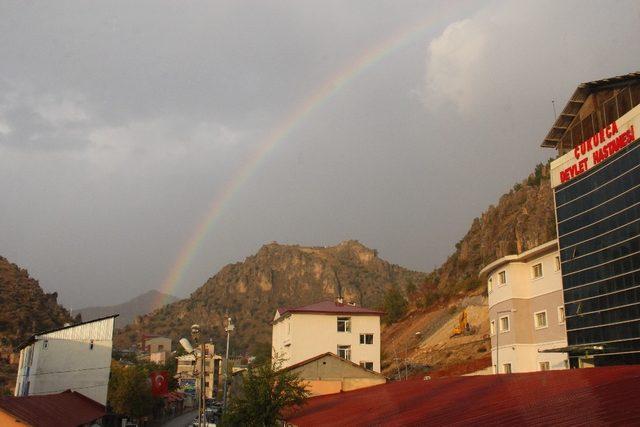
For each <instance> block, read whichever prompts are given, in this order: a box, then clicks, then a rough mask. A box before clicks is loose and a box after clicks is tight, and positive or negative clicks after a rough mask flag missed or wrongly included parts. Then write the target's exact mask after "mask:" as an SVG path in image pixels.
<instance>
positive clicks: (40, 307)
mask: <svg viewBox="0 0 640 427" xmlns="http://www.w3.org/2000/svg"><path fill="white" fill-rule="evenodd" d="M57 299H58V294H57V293H55V292H54V293H50V294H47V293H45V292H44V291H43V290H42V288H41V287H40V284H39V283H38V281H37V280H35V279H33V278H31V277H29V272H28V271H27V270H25V269H22V268H20V267H18V266H17V265H15V264H12V263H10V262H9V261H7V260H6V259H5V258H3V257H0V396H1V395H4V394H6V393H12V392H13V387H14V384H15V379H16V371H17V366H16V365H10V364H8V357H9V356H10V355H11V353H13V352H14V348H15V347H16V346H17V345H18V344H20V343H21V342H23V341H24V340H25V339H26V338H27V337H28V336H29V335H31V334H32V333H34V332H36V331H43V330H47V329H52V328H55V327H58V326H62V325H63V324H64V323H66V322H71V321H72V319H71V316H70V314H69V312H68V311H67V310H66V309H64V308H63V307H62V306H61V305H59V304H58V301H57Z"/></svg>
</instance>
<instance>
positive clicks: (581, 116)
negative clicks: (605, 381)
mask: <svg viewBox="0 0 640 427" xmlns="http://www.w3.org/2000/svg"><path fill="white" fill-rule="evenodd" d="M639 104H640V73H631V74H627V75H625V76H619V77H612V78H608V79H604V80H598V81H593V82H589V83H583V84H581V85H579V86H578V88H577V89H576V90H575V92H574V94H573V95H572V96H571V98H570V99H569V102H568V103H567V105H566V106H565V107H564V109H563V110H562V113H561V114H560V116H559V117H558V118H557V120H556V122H555V123H554V125H553V127H552V128H551V130H550V131H549V133H548V135H547V137H546V138H545V139H544V141H543V143H542V146H543V147H553V148H556V149H557V150H558V153H559V155H560V157H559V158H557V159H556V160H555V161H553V162H552V163H551V185H552V187H553V190H554V197H555V211H556V223H557V230H558V237H559V247H560V259H561V261H562V285H563V288H564V303H565V312H566V319H567V325H566V326H567V340H568V345H569V351H570V353H569V357H570V361H571V365H572V366H585V365H588V366H592V365H612V364H627V363H640V144H638V143H637V142H638V139H637V138H638V135H637V132H638V131H639V130H640V105H639Z"/></svg>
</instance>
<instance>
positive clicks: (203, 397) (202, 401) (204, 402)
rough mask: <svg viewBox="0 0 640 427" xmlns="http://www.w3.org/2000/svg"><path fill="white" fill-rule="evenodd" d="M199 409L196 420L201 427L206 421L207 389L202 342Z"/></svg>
mask: <svg viewBox="0 0 640 427" xmlns="http://www.w3.org/2000/svg"><path fill="white" fill-rule="evenodd" d="M200 346H201V347H200V407H199V415H198V418H199V419H201V420H202V421H201V422H202V426H203V427H204V426H206V425H207V419H206V416H205V409H206V407H207V395H206V391H207V387H206V384H207V383H206V381H205V358H206V357H205V348H204V340H202V343H201V344H200Z"/></svg>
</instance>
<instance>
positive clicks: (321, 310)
mask: <svg viewBox="0 0 640 427" xmlns="http://www.w3.org/2000/svg"><path fill="white" fill-rule="evenodd" d="M382 314H383V313H382V312H381V311H377V310H371V309H368V308H364V307H356V306H355V305H353V304H344V303H342V302H340V301H338V302H334V301H323V302H319V303H316V304H311V305H306V306H303V307H296V308H279V309H278V310H277V311H276V314H275V317H274V319H273V338H272V351H273V354H272V356H273V358H278V359H282V367H283V368H286V367H288V366H291V365H294V364H296V363H299V362H302V361H305V360H307V359H310V358H312V357H314V356H318V355H320V354H324V353H327V352H331V353H334V354H337V355H338V356H340V357H342V358H344V359H346V360H350V361H352V362H354V363H357V364H359V365H361V366H363V367H364V368H366V369H369V370H371V371H375V372H380V316H381V315H382Z"/></svg>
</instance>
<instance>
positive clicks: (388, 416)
mask: <svg viewBox="0 0 640 427" xmlns="http://www.w3.org/2000/svg"><path fill="white" fill-rule="evenodd" d="M638 390H640V366H615V367H603V368H592V369H572V370H562V371H545V372H531V373H525V374H503V375H486V376H475V377H453V378H442V379H434V380H430V381H424V380H422V379H417V380H408V381H397V382H393V383H388V384H383V385H379V386H374V387H370V388H366V389H360V390H356V391H350V392H347V393H340V394H333V395H326V396H319V397H314V398H311V399H309V401H308V403H307V404H306V405H305V406H303V407H302V408H300V409H298V410H296V411H293V412H292V413H291V414H289V415H285V418H286V420H287V422H288V423H290V424H293V425H297V426H322V425H331V426H336V425H349V426H369V425H385V426H411V425H489V424H490V425H554V426H557V425H566V426H574V425H640V393H638Z"/></svg>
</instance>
